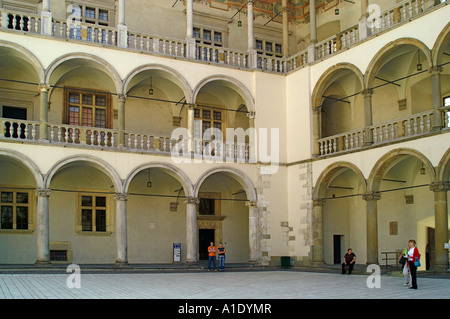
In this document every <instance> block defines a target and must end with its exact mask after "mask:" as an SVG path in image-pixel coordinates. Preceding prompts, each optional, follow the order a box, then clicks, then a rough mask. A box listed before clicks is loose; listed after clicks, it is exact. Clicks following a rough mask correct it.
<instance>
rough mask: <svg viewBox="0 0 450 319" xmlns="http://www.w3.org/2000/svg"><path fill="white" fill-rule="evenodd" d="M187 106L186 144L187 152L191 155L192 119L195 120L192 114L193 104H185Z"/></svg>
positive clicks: (192, 151)
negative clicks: (187, 141)
mask: <svg viewBox="0 0 450 319" xmlns="http://www.w3.org/2000/svg"><path fill="white" fill-rule="evenodd" d="M186 106H187V108H188V114H187V129H188V131H189V135H190V136H189V137H190V139H189V144H188V153H189V154H190V155H191V156H192V155H193V154H194V151H195V147H194V145H195V144H194V141H195V138H194V121H195V116H194V112H195V104H186Z"/></svg>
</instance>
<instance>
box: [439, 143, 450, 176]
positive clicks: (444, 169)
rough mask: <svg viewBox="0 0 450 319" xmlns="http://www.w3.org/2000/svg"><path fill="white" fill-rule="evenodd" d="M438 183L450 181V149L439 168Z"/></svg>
mask: <svg viewBox="0 0 450 319" xmlns="http://www.w3.org/2000/svg"><path fill="white" fill-rule="evenodd" d="M436 179H437V182H439V181H441V182H445V181H448V180H449V179H450V148H449V149H447V152H445V154H444V156H442V159H441V161H440V162H439V165H438V167H437V174H436Z"/></svg>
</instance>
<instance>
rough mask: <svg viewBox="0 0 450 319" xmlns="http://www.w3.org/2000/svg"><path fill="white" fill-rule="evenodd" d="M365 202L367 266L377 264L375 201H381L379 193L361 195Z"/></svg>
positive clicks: (376, 214)
mask: <svg viewBox="0 0 450 319" xmlns="http://www.w3.org/2000/svg"><path fill="white" fill-rule="evenodd" d="M362 197H363V199H364V200H365V201H366V217H367V264H368V265H370V264H378V212H377V201H378V200H380V199H381V194H379V193H368V194H363V195H362Z"/></svg>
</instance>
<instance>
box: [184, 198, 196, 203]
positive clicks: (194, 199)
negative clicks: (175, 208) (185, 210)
mask: <svg viewBox="0 0 450 319" xmlns="http://www.w3.org/2000/svg"><path fill="white" fill-rule="evenodd" d="M184 203H185V204H198V203H200V200H199V199H198V198H197V197H186V198H185V199H184Z"/></svg>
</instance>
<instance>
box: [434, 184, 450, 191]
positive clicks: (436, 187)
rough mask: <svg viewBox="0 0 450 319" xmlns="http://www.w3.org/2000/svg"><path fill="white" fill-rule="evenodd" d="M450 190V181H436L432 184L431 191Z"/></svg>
mask: <svg viewBox="0 0 450 319" xmlns="http://www.w3.org/2000/svg"><path fill="white" fill-rule="evenodd" d="M448 190H450V183H448V182H435V183H431V184H430V191H432V192H447V191H448Z"/></svg>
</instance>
